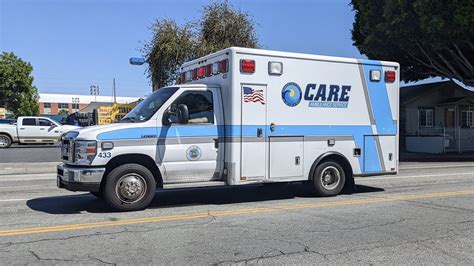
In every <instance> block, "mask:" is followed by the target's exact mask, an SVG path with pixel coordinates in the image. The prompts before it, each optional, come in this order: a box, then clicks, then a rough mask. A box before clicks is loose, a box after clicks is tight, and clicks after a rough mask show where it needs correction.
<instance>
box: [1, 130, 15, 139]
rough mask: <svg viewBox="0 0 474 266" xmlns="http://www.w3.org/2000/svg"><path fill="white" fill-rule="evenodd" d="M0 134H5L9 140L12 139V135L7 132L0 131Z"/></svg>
mask: <svg viewBox="0 0 474 266" xmlns="http://www.w3.org/2000/svg"><path fill="white" fill-rule="evenodd" d="M0 135H5V136H7V137H9V138H10V140H11V141H13V138H12V136H11V135H10V134H9V133H7V132H0Z"/></svg>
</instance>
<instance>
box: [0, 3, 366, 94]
mask: <svg viewBox="0 0 474 266" xmlns="http://www.w3.org/2000/svg"><path fill="white" fill-rule="evenodd" d="M229 2H230V3H231V4H232V5H233V6H234V7H235V8H237V9H240V10H242V11H245V12H248V13H249V14H250V15H251V16H252V17H253V20H254V22H255V24H256V31H257V36H258V38H259V42H260V45H261V48H264V49H271V50H280V51H290V52H301V53H311V54H320V55H331V56H342V57H353V58H365V56H363V55H361V54H360V53H359V52H358V50H357V48H355V47H354V46H352V40H351V29H352V23H353V22H354V11H353V10H352V7H351V6H350V5H349V0H286V1H283V0H258V1H257V0H229ZM208 3H209V1H201V0H175V1H171V0H150V1H149V0H134V1H133V0H100V1H99V0H96V1H94V0H0V51H2V52H14V53H15V54H16V55H17V56H19V57H20V58H22V59H23V60H25V61H28V62H30V63H31V64H32V65H33V69H34V70H33V76H34V78H35V80H34V84H35V85H36V87H37V88H38V90H39V92H40V93H64V94H89V90H90V89H89V87H90V86H91V85H98V86H99V87H100V88H101V89H100V90H101V92H100V94H101V95H111V94H112V80H113V78H115V79H116V88H117V95H118V96H135V97H141V96H144V95H147V94H149V93H150V92H151V84H150V80H149V79H148V78H147V75H146V66H145V65H142V66H135V65H130V64H129V63H128V60H129V58H130V57H140V56H142V53H141V52H140V49H141V48H142V47H143V45H144V43H146V42H147V41H148V40H150V39H151V37H152V33H151V30H150V26H151V25H152V24H153V22H154V21H155V20H157V19H163V18H169V19H174V20H176V21H177V22H178V23H179V24H183V23H185V22H187V21H191V20H195V19H198V18H199V17H200V12H201V10H202V8H203V6H205V5H206V4H208Z"/></svg>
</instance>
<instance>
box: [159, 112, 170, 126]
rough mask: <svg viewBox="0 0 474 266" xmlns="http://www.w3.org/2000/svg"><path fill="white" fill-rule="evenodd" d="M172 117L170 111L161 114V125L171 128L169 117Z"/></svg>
mask: <svg viewBox="0 0 474 266" xmlns="http://www.w3.org/2000/svg"><path fill="white" fill-rule="evenodd" d="M172 115H173V112H171V111H170V110H167V111H166V112H165V113H164V114H163V120H162V121H161V124H162V125H163V126H167V127H169V126H171V121H170V118H171V116H172Z"/></svg>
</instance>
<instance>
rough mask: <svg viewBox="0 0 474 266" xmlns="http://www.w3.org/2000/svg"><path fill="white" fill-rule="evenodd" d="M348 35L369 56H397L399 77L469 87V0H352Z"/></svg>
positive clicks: (472, 25)
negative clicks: (440, 80)
mask: <svg viewBox="0 0 474 266" xmlns="http://www.w3.org/2000/svg"><path fill="white" fill-rule="evenodd" d="M352 6H353V8H354V10H355V22H354V26H353V29H352V39H353V41H354V45H355V46H356V47H357V48H358V49H359V51H360V52H361V53H363V54H365V55H367V57H369V58H371V59H384V60H392V61H397V62H399V63H400V65H401V79H402V80H404V81H417V80H421V79H425V78H429V77H436V76H439V77H443V78H448V79H456V80H459V81H460V82H463V83H464V84H466V85H469V86H474V67H473V66H474V42H473V41H474V1H472V0H445V1H431V0H385V1H379V0H352Z"/></svg>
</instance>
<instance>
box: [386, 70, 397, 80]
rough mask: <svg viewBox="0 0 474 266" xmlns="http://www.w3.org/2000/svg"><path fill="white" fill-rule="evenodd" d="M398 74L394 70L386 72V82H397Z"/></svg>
mask: <svg viewBox="0 0 474 266" xmlns="http://www.w3.org/2000/svg"><path fill="white" fill-rule="evenodd" d="M395 79H396V73H395V71H392V70H387V71H385V82H390V83H391V82H395Z"/></svg>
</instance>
